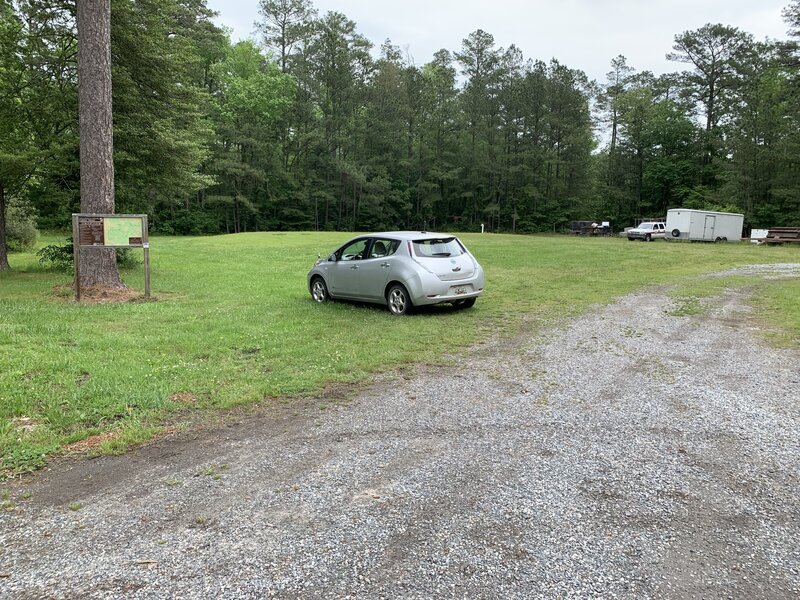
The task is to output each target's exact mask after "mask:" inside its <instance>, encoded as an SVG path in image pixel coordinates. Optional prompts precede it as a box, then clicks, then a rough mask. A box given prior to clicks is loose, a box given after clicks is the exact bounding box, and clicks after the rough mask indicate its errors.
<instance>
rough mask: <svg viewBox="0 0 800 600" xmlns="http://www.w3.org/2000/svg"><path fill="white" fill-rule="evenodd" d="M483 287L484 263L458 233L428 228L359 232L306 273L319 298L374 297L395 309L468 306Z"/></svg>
mask: <svg viewBox="0 0 800 600" xmlns="http://www.w3.org/2000/svg"><path fill="white" fill-rule="evenodd" d="M483 287H484V275H483V269H482V268H481V266H480V265H479V264H478V261H477V260H475V257H474V256H472V254H470V252H469V251H468V250H467V247H466V246H465V245H464V244H463V243H462V242H461V241H460V240H459V239H458V238H457V237H455V236H452V235H448V234H445V233H430V232H426V231H392V232H385V233H371V234H367V235H362V236H358V237H356V238H353V239H352V240H350V241H349V242H347V243H346V244H344V245H343V246H340V247H339V248H337V249H336V250H334V251H333V252H332V253H331V254H330V255H329V256H328V257H327V258H321V259H319V260H317V262H316V264H315V265H314V266H313V267H312V269H311V270H310V271H309V273H308V289H309V291H310V292H311V297H312V298H313V299H314V300H315V301H316V302H326V301H327V300H329V299H334V300H338V299H344V300H359V301H362V302H373V303H376V304H385V305H387V306H388V307H389V310H391V312H392V314H394V315H404V314H406V313H407V312H408V311H409V310H411V309H412V308H413V307H415V306H425V305H431V304H441V303H443V302H450V303H452V304H453V305H454V306H456V307H459V308H469V307H471V306H473V305H474V304H475V300H476V299H477V298H478V297H479V296H480V295H481V294H482V293H483Z"/></svg>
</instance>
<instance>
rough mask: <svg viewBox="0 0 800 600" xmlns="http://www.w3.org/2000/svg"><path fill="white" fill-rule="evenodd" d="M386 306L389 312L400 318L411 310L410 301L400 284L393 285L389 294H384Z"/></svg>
mask: <svg viewBox="0 0 800 600" xmlns="http://www.w3.org/2000/svg"><path fill="white" fill-rule="evenodd" d="M386 304H388V305H389V310H390V311H392V314H393V315H397V316H398V317H399V316H402V315H405V314H408V312H409V311H410V310H411V299H410V298H409V297H408V292H407V291H406V288H404V287H403V286H402V285H400V284H395V285H393V286H392V287H390V288H389V293H388V294H386Z"/></svg>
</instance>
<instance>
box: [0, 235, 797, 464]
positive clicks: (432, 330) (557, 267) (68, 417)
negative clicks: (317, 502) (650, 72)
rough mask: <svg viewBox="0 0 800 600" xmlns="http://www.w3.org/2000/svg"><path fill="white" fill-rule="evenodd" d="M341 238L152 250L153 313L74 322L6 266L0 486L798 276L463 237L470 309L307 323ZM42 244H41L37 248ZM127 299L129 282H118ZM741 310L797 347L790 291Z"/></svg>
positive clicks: (759, 253)
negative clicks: (193, 423) (201, 416)
mask: <svg viewBox="0 0 800 600" xmlns="http://www.w3.org/2000/svg"><path fill="white" fill-rule="evenodd" d="M349 237H350V235H349V234H346V233H254V234H241V235H235V236H219V237H204V238H173V237H170V238H154V239H153V240H152V241H151V244H152V253H151V260H152V285H153V293H154V296H155V300H156V301H153V302H129V303H125V304H114V305H78V304H75V303H73V302H71V301H70V300H69V297H68V296H67V295H65V293H64V292H63V290H62V293H61V294H58V293H54V291H53V290H54V288H56V286H63V285H66V284H69V283H70V276H68V275H65V274H61V273H54V272H48V271H45V270H42V269H41V268H40V267H39V266H38V265H37V263H36V259H35V256H34V255H33V254H14V255H12V256H11V265H12V268H13V269H14V271H13V272H12V273H10V274H3V275H0V459H1V462H0V470H2V471H3V472H5V474H10V473H14V472H19V471H24V470H28V469H32V468H36V467H39V466H41V465H42V464H44V462H45V461H46V457H47V456H48V455H51V454H54V453H58V452H61V451H62V449H63V448H64V446H65V445H68V444H70V443H74V442H78V441H80V440H84V439H86V438H87V437H89V436H95V435H98V434H101V433H109V432H111V433H112V435H109V436H108V439H107V440H106V441H105V442H104V443H103V444H102V446H101V448H100V449H101V451H105V452H114V451H121V450H124V449H125V448H126V447H127V446H128V445H129V444H131V443H137V442H139V441H142V440H145V439H147V438H149V437H151V436H152V435H153V434H155V433H157V432H158V431H159V430H160V428H161V427H162V426H163V424H164V423H165V422H166V421H167V420H170V419H174V418H175V417H174V416H173V415H175V414H178V413H179V414H184V413H185V411H187V409H190V410H197V411H203V410H215V409H220V408H225V407H231V406H234V405H239V404H247V403H253V402H258V401H261V400H263V399H271V398H275V397H281V398H291V397H296V396H298V395H303V394H309V393H314V392H315V391H319V390H320V389H321V388H322V387H323V386H325V385H327V384H331V383H335V382H353V381H360V380H363V379H365V378H367V377H369V375H370V374H371V373H374V372H376V371H382V370H387V369H393V368H396V367H398V366H401V365H403V364H408V363H415V362H436V361H439V360H441V358H442V356H443V355H444V354H445V353H451V352H453V351H458V349H459V348H461V347H463V346H465V345H468V344H471V343H474V342H475V341H476V340H478V339H479V338H480V337H482V336H486V335H491V334H500V335H510V334H512V333H513V332H515V331H517V330H518V328H519V326H520V325H521V324H522V323H523V322H524V323H525V324H526V326H531V327H537V326H540V325H542V324H545V323H549V322H552V321H553V320H554V319H558V318H561V317H565V316H569V315H572V314H577V313H580V312H581V311H583V310H585V309H586V308H587V306H589V305H592V304H598V303H607V302H609V301H611V300H612V299H613V298H615V297H618V296H621V295H624V294H626V293H628V292H631V291H633V290H637V289H641V288H644V287H646V286H651V285H659V286H660V285H662V284H666V283H677V284H681V285H682V286H683V287H684V288H688V287H690V286H691V285H692V283H691V282H692V281H693V279H694V278H695V277H696V276H697V275H698V274H700V273H705V272H711V271H718V270H723V269H727V268H729V267H732V266H736V265H742V264H752V263H768V262H800V248H790V247H755V246H751V245H748V244H741V245H734V244H725V245H703V244H667V243H662V242H657V243H650V244H646V243H630V242H628V241H626V240H620V239H610V238H602V239H582V238H580V239H579V238H571V237H556V236H527V237H524V236H510V235H477V234H474V235H470V234H468V235H464V236H463V239H464V240H465V242H466V243H467V244H468V246H469V247H470V249H471V250H472V252H473V253H474V254H475V255H476V256H477V257H478V259H479V260H480V261H481V263H482V264H483V266H484V269H485V270H486V274H487V292H486V294H485V296H484V297H483V298H481V299H480V300H479V301H478V303H477V304H476V306H475V308H474V309H471V310H467V311H453V310H451V309H450V308H449V307H442V308H441V309H438V310H432V311H426V312H424V313H422V314H418V315H413V316H411V317H406V318H395V317H392V316H391V315H390V314H389V312H388V311H386V310H385V309H381V308H379V307H376V308H372V307H366V306H361V305H353V304H346V303H328V304H326V305H317V304H315V303H314V302H312V300H311V298H310V296H309V294H308V292H307V290H306V282H305V276H306V273H307V271H308V269H309V268H310V266H311V264H312V263H313V261H314V259H315V258H316V256H317V253H318V252H319V253H322V254H323V255H324V254H325V253H327V252H329V251H330V250H332V249H333V248H334V247H336V246H337V245H339V244H340V243H342V242H344V241H345V240H347V239H348V238H349ZM44 241H45V242H47V243H52V242H54V241H56V240H55V238H52V237H51V238H50V239H46V240H44ZM123 275H124V278H125V280H126V282H127V283H128V285H130V286H132V287H136V288H142V287H143V275H142V271H141V268H138V269H133V270H131V271H126V272H124V274H123ZM760 285H762V286H763V287H764V293H763V294H760V295H759V299H758V307H759V310H760V311H761V313H762V314H763V316H764V318H765V319H768V320H769V322H770V323H772V324H773V326H774V327H775V328H776V331H779V332H781V333H780V336H779V337H780V339H779V341H780V342H781V343H782V344H784V345H786V344H788V345H792V344H796V343H797V339H798V337H800V306H798V300H797V299H798V297H800V283H798V281H792V282H785V283H775V284H760Z"/></svg>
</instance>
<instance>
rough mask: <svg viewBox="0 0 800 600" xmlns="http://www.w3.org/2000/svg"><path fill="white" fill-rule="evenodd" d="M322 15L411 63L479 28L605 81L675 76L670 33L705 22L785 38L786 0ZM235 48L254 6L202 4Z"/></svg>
mask: <svg viewBox="0 0 800 600" xmlns="http://www.w3.org/2000/svg"><path fill="white" fill-rule="evenodd" d="M313 3H314V6H316V8H317V9H318V10H319V12H320V14H323V13H325V12H328V11H337V12H341V13H344V14H345V15H346V16H347V17H348V18H350V19H352V20H353V21H355V22H356V23H357V24H358V31H359V32H360V33H361V34H362V35H364V36H365V37H366V38H367V39H369V40H370V41H371V42H372V43H373V44H374V45H375V46H376V47H379V46H380V45H381V43H382V42H383V41H384V40H385V39H386V38H390V39H391V40H392V43H394V44H395V45H398V46H400V47H401V48H404V49H406V50H407V51H408V53H409V55H410V56H411V57H412V59H413V61H414V63H415V64H417V65H420V66H421V65H423V64H425V63H427V62H429V61H430V60H431V58H432V56H433V53H434V52H436V51H437V50H439V49H440V48H446V49H447V50H451V51H454V50H459V49H460V48H461V45H462V40H463V39H464V38H465V37H467V35H469V34H470V33H471V32H473V31H475V30H476V29H483V30H485V31H488V32H489V33H491V34H492V35H493V36H494V38H495V41H496V43H497V46H499V47H503V48H507V47H508V46H509V45H511V44H515V45H516V46H517V47H519V48H520V49H521V50H522V52H523V54H524V55H525V58H532V59H541V60H545V61H549V60H550V59H551V58H557V59H558V60H559V61H561V62H562V63H564V64H566V65H567V66H569V67H570V68H575V69H582V70H584V71H585V72H586V73H587V74H588V75H589V77H591V78H593V79H597V80H599V81H603V80H605V73H606V72H608V70H609V62H610V61H611V59H612V58H614V57H615V56H617V55H618V54H623V55H625V56H626V57H627V59H628V64H629V65H631V66H632V67H634V68H636V70H638V71H643V70H650V71H653V72H654V73H656V74H661V73H665V72H669V71H678V70H681V69H682V68H683V66H682V65H680V64H678V63H670V62H668V61H667V60H665V58H664V55H665V54H666V53H667V52H669V51H670V50H671V48H672V42H673V38H674V37H675V35H676V34H678V33H681V32H683V31H686V30H690V29H697V28H699V27H702V26H703V25H705V24H706V23H723V24H725V25H733V26H736V27H739V28H740V29H742V30H745V31H747V32H749V33H751V34H753V35H754V36H755V37H756V39H759V40H763V39H764V38H767V37H769V38H772V39H785V38H786V37H787V36H786V29H787V27H786V24H785V23H784V22H783V19H782V18H781V9H782V8H783V7H784V6H786V5H787V4H788V3H789V0H527V1H526V0H490V1H486V0H395V1H392V2H383V1H381V0H313ZM208 6H209V7H210V8H211V9H212V10H215V11H217V12H219V17H218V18H217V22H218V23H219V24H220V25H224V26H226V27H228V28H230V29H231V30H232V37H233V39H234V40H240V39H244V38H247V37H255V33H254V27H253V23H254V22H255V21H256V20H257V19H258V1H257V0H208Z"/></svg>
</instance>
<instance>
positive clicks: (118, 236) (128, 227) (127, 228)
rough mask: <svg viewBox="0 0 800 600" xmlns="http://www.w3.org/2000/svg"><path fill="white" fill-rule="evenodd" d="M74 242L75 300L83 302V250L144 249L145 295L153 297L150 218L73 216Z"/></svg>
mask: <svg viewBox="0 0 800 600" xmlns="http://www.w3.org/2000/svg"><path fill="white" fill-rule="evenodd" d="M72 239H73V246H74V250H75V297H76V298H77V300H78V301H80V299H81V286H80V269H81V253H82V252H81V248H142V249H143V250H144V295H145V297H147V298H149V297H150V242H149V239H148V235H147V215H97V214H73V215H72ZM86 252H91V250H86Z"/></svg>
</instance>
